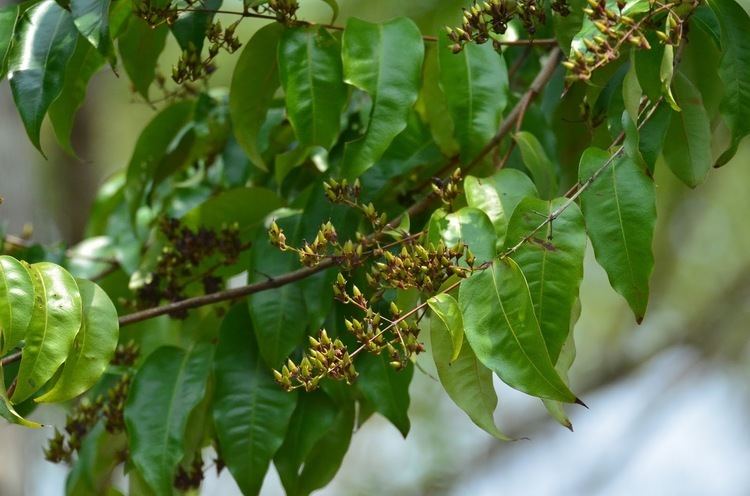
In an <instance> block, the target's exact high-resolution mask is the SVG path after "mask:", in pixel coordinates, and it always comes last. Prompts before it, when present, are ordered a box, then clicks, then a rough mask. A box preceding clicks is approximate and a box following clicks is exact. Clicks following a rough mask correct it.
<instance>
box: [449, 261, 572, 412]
mask: <svg viewBox="0 0 750 496" xmlns="http://www.w3.org/2000/svg"><path fill="white" fill-rule="evenodd" d="M458 302H459V306H460V307H461V315H462V317H463V321H464V332H465V333H466V338H467V339H468V341H469V345H470V346H471V348H472V349H473V350H474V352H475V353H476V356H477V358H479V360H480V361H481V362H482V363H483V364H484V365H485V366H486V367H487V368H489V369H490V370H492V371H493V372H495V373H496V374H497V375H498V376H499V377H500V379H502V380H503V381H504V382H505V383H506V384H508V385H509V386H511V387H513V388H515V389H518V390H519V391H523V392H525V393H528V394H530V395H533V396H538V397H540V398H545V399H551V400H557V401H563V402H566V403H573V402H575V401H577V400H576V397H575V395H574V394H573V393H572V392H570V390H569V389H568V387H567V386H566V385H565V383H564V382H563V380H562V379H561V378H560V376H559V374H558V373H557V371H556V370H555V368H554V365H553V364H552V361H551V360H550V356H549V353H548V352H547V346H546V344H545V341H544V336H542V332H541V329H540V327H539V322H538V321H537V319H536V316H535V315H534V305H533V301H532V299H531V295H530V293H529V286H528V284H527V283H526V278H525V277H524V275H523V272H521V269H520V268H519V267H518V265H517V264H516V263H515V262H514V261H513V260H511V259H504V260H499V261H495V262H494V263H493V264H492V265H491V266H490V267H489V268H487V269H486V270H482V271H480V272H477V273H475V274H474V275H472V276H471V277H470V278H469V279H467V280H465V281H464V282H463V283H462V284H461V288H460V290H459V297H458Z"/></svg>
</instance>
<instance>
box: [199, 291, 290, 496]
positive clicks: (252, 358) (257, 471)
mask: <svg viewBox="0 0 750 496" xmlns="http://www.w3.org/2000/svg"><path fill="white" fill-rule="evenodd" d="M215 374H216V392H215V395H214V410H213V415H214V423H215V424H216V434H217V436H218V440H219V453H220V455H221V457H222V459H223V460H224V462H225V463H226V465H227V467H228V468H229V471H230V472H231V473H232V475H233V476H234V479H235V481H237V485H238V486H239V487H240V490H241V491H242V493H243V494H258V493H259V492H260V488H261V485H262V484H263V478H264V477H265V474H266V471H267V470H268V465H269V463H270V462H271V459H272V458H273V456H274V454H276V451H277V450H278V449H279V447H280V446H281V444H282V442H283V441H284V436H285V434H286V432H287V428H288V426H289V421H290V419H291V417H292V413H293V412H294V408H295V406H296V404H297V395H296V394H295V393H287V392H285V391H284V390H283V389H281V388H280V387H279V385H278V384H276V382H275V381H274V379H273V377H272V376H271V371H270V370H269V368H268V366H267V365H266V364H265V363H264V362H263V359H262V358H261V356H260V353H259V351H258V345H257V344H256V338H255V336H254V333H253V328H252V324H251V322H250V316H249V315H248V313H247V308H246V307H245V305H237V306H235V307H234V308H233V309H232V310H231V311H230V312H229V313H228V314H227V316H226V317H225V318H224V322H223V323H222V326H221V331H220V337H219V346H218V348H217V351H216V362H215Z"/></svg>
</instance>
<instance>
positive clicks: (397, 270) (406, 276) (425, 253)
mask: <svg viewBox="0 0 750 496" xmlns="http://www.w3.org/2000/svg"><path fill="white" fill-rule="evenodd" d="M462 258H464V260H465V262H466V263H467V265H468V266H469V268H468V269H467V268H463V267H459V265H458V264H459V261H460V260H461V259H462ZM473 264H474V255H473V254H472V253H471V251H470V250H469V249H468V247H467V246H466V245H464V244H462V243H459V244H458V245H456V246H455V247H453V248H448V247H446V246H445V244H444V243H443V242H442V241H440V242H439V243H438V244H437V246H435V245H430V246H429V247H427V248H425V247H423V246H422V245H420V244H410V245H404V246H403V247H402V248H401V251H400V252H399V253H398V254H394V253H391V252H390V251H384V253H383V261H382V262H376V263H374V264H373V266H372V268H371V271H370V273H368V274H367V281H368V283H369V284H370V285H371V286H373V287H375V288H383V287H389V288H396V289H411V288H416V289H418V290H420V291H422V292H425V293H433V292H435V291H437V290H438V289H439V288H440V286H441V285H442V284H443V283H444V282H445V281H446V280H447V279H448V278H449V277H451V276H454V275H455V276H458V277H468V276H469V275H470V274H471V268H472V266H473Z"/></svg>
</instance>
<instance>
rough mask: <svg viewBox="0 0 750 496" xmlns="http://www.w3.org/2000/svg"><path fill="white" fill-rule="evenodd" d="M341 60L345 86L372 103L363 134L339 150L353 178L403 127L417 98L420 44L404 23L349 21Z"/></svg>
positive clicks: (415, 32)
mask: <svg viewBox="0 0 750 496" xmlns="http://www.w3.org/2000/svg"><path fill="white" fill-rule="evenodd" d="M342 57H343V61H344V76H345V78H346V82H347V83H349V84H351V85H352V86H355V87H357V88H359V89H361V90H362V91H365V92H367V93H368V94H369V95H370V97H371V98H372V102H373V106H372V112H371V115H370V123H369V125H368V128H367V132H366V133H365V135H364V136H362V137H361V138H359V139H357V140H355V141H352V142H349V143H347V144H346V148H345V150H344V158H343V164H344V173H345V175H346V176H347V177H348V178H350V179H353V178H356V177H359V176H360V175H362V173H364V172H365V171H366V170H367V169H369V168H370V167H372V166H373V165H374V164H375V162H376V161H377V160H378V159H379V158H380V157H381V156H382V155H383V153H384V152H385V151H386V150H387V149H388V146H389V145H390V144H391V142H392V141H393V139H394V138H395V137H396V136H397V135H398V134H399V133H400V132H401V131H403V130H404V129H405V128H406V124H407V120H408V118H409V114H410V112H411V109H412V107H413V106H414V104H415V103H416V101H417V97H418V95H419V84H420V76H421V72H422V70H421V69H422V60H423V59H424V42H423V41H422V35H421V34H420V32H419V28H417V26H416V24H414V22H413V21H412V20H410V19H407V18H403V17H401V18H397V19H394V20H392V21H388V22H386V23H384V24H372V23H369V22H366V21H362V20H360V19H356V18H351V19H349V22H348V23H347V25H346V30H345V31H344V38H343V49H342Z"/></svg>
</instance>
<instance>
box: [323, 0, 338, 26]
mask: <svg viewBox="0 0 750 496" xmlns="http://www.w3.org/2000/svg"><path fill="white" fill-rule="evenodd" d="M323 1H324V2H325V3H326V4H328V6H329V7H331V11H332V17H331V24H333V23H335V22H336V19H338V17H339V2H338V1H337V0H323Z"/></svg>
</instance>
